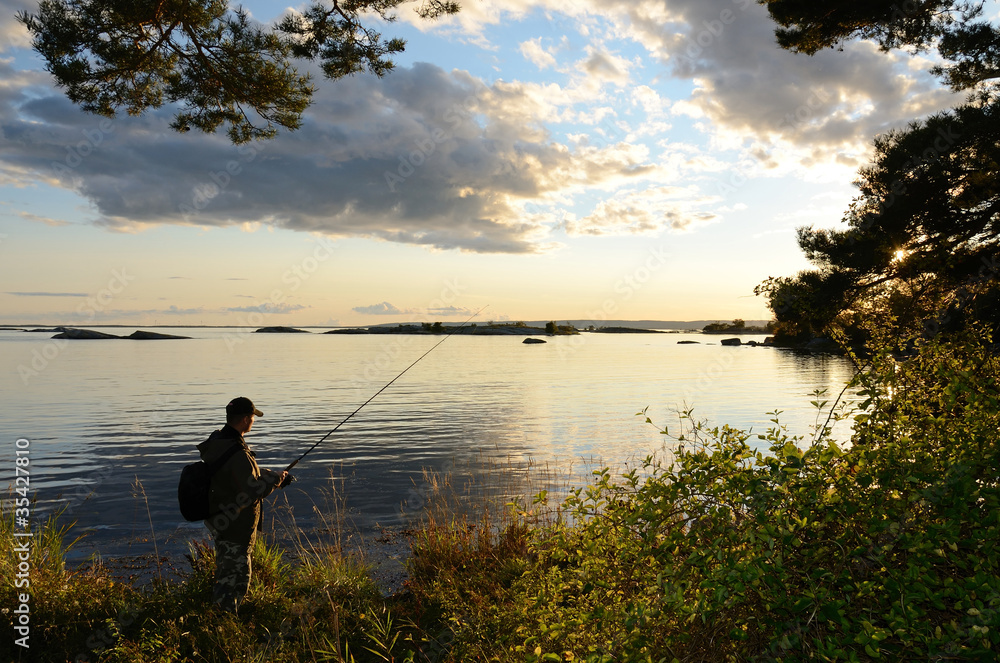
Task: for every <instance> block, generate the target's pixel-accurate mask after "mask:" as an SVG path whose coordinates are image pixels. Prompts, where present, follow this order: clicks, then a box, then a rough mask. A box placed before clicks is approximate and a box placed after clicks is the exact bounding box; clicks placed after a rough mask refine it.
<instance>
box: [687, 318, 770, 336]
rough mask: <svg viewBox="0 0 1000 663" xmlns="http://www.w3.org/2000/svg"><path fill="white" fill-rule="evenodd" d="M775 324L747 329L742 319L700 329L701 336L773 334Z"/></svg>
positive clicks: (714, 323) (713, 324)
mask: <svg viewBox="0 0 1000 663" xmlns="http://www.w3.org/2000/svg"><path fill="white" fill-rule="evenodd" d="M775 324H776V323H775V322H773V321H772V322H769V323H767V325H766V326H764V327H747V325H746V322H745V321H744V320H743V319H742V318H736V319H735V320H733V321H732V322H712V323H710V324H707V325H705V326H704V327H702V329H701V331H702V333H703V334H773V333H774V326H775Z"/></svg>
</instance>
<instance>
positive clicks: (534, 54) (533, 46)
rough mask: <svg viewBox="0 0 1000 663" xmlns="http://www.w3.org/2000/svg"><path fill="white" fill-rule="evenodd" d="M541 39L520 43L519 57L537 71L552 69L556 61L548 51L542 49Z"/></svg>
mask: <svg viewBox="0 0 1000 663" xmlns="http://www.w3.org/2000/svg"><path fill="white" fill-rule="evenodd" d="M541 41H542V40H541V39H532V40H529V41H525V42H522V43H521V46H520V49H519V50H520V51H521V55H523V56H524V57H525V59H526V60H528V61H529V62H531V63H532V64H533V65H535V66H536V67H538V68H539V69H554V68H555V66H556V59H555V57H554V56H553V55H552V53H550V52H549V51H547V50H545V49H544V48H542V44H541Z"/></svg>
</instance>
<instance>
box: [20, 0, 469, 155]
mask: <svg viewBox="0 0 1000 663" xmlns="http://www.w3.org/2000/svg"><path fill="white" fill-rule="evenodd" d="M405 2H407V0H348V1H346V2H338V1H336V0H335V1H334V2H333V3H332V4H331V5H327V4H325V3H324V2H322V1H317V2H314V3H313V4H312V5H311V6H310V7H309V8H308V9H306V10H305V11H304V12H301V13H290V14H288V15H286V16H285V17H284V18H283V19H282V20H281V21H279V22H278V23H277V24H276V25H275V26H273V27H270V28H268V27H266V26H263V25H260V24H258V23H256V22H254V21H253V20H252V19H250V17H249V16H248V15H247V13H246V12H245V11H244V10H243V9H242V8H236V9H233V8H232V7H230V5H229V2H228V0H159V1H158V2H143V1H141V0H42V1H41V2H40V4H39V6H38V12H37V13H35V14H31V13H27V12H23V13H20V14H18V17H17V18H18V20H19V21H20V22H21V23H23V24H24V25H25V27H27V29H28V30H29V32H30V33H31V35H32V37H33V47H34V49H35V50H36V51H37V52H38V53H39V54H40V55H41V56H42V57H43V58H44V60H45V63H46V67H47V69H48V71H49V72H50V73H51V74H52V75H53V76H54V78H55V80H56V83H57V85H59V86H61V87H64V88H66V94H67V96H68V97H69V99H70V100H71V101H73V102H74V103H76V104H79V105H80V106H81V107H82V108H83V109H85V110H87V111H90V112H93V113H98V114H101V115H106V116H109V117H110V116H114V115H115V114H116V113H117V112H118V111H125V112H127V113H129V114H131V115H139V114H142V113H143V112H145V111H147V110H149V109H151V108H159V107H160V106H162V105H164V104H165V103H177V104H180V105H181V108H180V110H178V111H177V113H176V114H175V117H174V121H173V123H172V125H171V126H172V127H173V128H174V129H176V130H178V131H188V130H190V129H192V128H196V129H199V130H201V131H205V132H209V133H210V132H214V131H216V130H217V129H218V128H219V127H220V126H222V125H226V126H227V127H228V134H229V137H230V139H231V140H232V141H233V142H234V143H242V142H246V141H248V140H252V139H259V138H271V137H273V136H274V135H276V134H277V131H278V130H279V128H285V129H295V128H297V127H298V126H299V125H300V124H301V121H302V120H301V118H302V113H303V112H304V111H305V109H306V107H307V106H308V105H309V103H310V101H311V99H312V94H313V91H314V88H313V85H312V82H311V80H310V77H309V76H308V75H307V74H302V73H300V72H299V71H298V70H297V69H296V67H295V64H294V59H295V58H304V59H309V60H318V61H319V62H320V65H321V67H322V70H323V72H324V74H325V75H326V76H327V77H328V78H331V79H337V78H342V77H344V76H348V75H351V74H354V73H359V72H362V71H366V70H367V71H370V72H371V73H373V74H375V75H376V76H383V75H384V74H386V73H387V72H389V71H391V70H392V68H393V62H392V56H394V55H395V54H397V53H399V52H401V51H402V50H403V48H404V45H405V44H404V42H403V41H402V40H401V39H383V38H382V35H381V34H380V33H378V32H377V31H375V30H374V29H372V28H371V27H369V26H368V25H366V23H365V21H366V20H368V19H369V18H370V17H372V16H378V17H380V18H382V19H385V20H388V21H392V20H393V19H394V15H393V14H392V11H393V10H394V9H396V8H397V7H399V6H401V5H403V4H404V3H405ZM457 11H458V5H457V4H456V3H454V2H451V1H450V0H424V3H423V4H422V5H421V6H420V7H419V8H418V13H420V14H421V16H424V17H425V18H433V17H436V16H440V15H442V14H446V13H454V12H457Z"/></svg>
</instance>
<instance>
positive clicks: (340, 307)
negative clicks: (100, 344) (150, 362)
mask: <svg viewBox="0 0 1000 663" xmlns="http://www.w3.org/2000/svg"><path fill="white" fill-rule="evenodd" d="M0 7H2V8H3V11H2V14H0V324H18V323H21V324H26V323H42V324H66V325H72V326H86V325H88V324H90V325H99V324H125V325H135V326H153V325H250V326H265V325H293V326H295V325H297V326H305V325H328V326H338V325H343V326H349V325H370V324H384V323H393V322H402V321H411V320H421V321H438V320H440V321H443V322H445V323H455V322H461V321H464V320H466V319H467V318H469V316H471V315H473V313H476V312H478V315H477V318H476V319H477V320H482V321H486V320H495V321H501V320H511V321H516V320H558V321H563V320H566V321H572V320H580V319H597V320H602V319H630V320H640V319H645V320H650V319H652V320H702V319H718V320H730V319H734V318H744V319H748V320H751V319H754V320H756V319H767V318H769V317H770V315H769V312H768V310H767V307H766V302H765V301H764V300H763V299H762V298H759V297H756V296H754V294H753V290H754V286H755V285H757V284H759V283H760V282H761V281H763V280H764V279H766V278H767V277H769V276H788V275H792V274H794V273H796V272H797V271H799V270H801V269H805V268H806V267H808V263H807V262H806V261H805V259H804V258H803V256H802V254H801V252H800V250H799V249H798V247H797V245H796V243H795V229H796V228H797V227H800V226H806V225H812V226H816V227H831V226H835V225H837V224H838V223H840V220H841V218H842V216H843V214H844V212H845V211H846V210H847V208H848V205H849V204H850V202H851V200H852V197H853V196H854V195H856V189H855V188H854V187H853V186H852V182H853V180H854V179H855V177H856V174H857V170H858V168H859V167H860V166H862V165H864V164H865V163H866V162H867V160H868V159H869V158H870V155H871V143H872V139H873V137H874V136H875V135H877V134H879V133H883V132H886V131H889V130H891V129H894V128H903V127H905V125H906V124H907V123H908V122H910V121H911V120H913V119H916V118H920V117H925V116H927V115H930V114H933V113H935V112H938V111H941V110H943V109H946V108H949V107H951V106H954V105H955V104H957V103H959V102H961V101H962V98H961V97H959V96H956V95H955V94H953V93H951V92H950V91H948V90H947V89H946V88H944V87H943V86H942V85H941V84H940V83H939V82H938V81H937V80H935V79H934V78H933V77H931V76H930V75H929V74H928V73H927V70H928V69H929V68H930V66H931V65H932V64H933V61H932V60H930V59H929V56H928V55H927V54H908V53H903V52H893V53H888V54H887V53H882V52H880V51H879V50H878V49H877V48H876V47H875V46H874V45H873V44H871V43H868V42H853V43H850V44H847V45H845V46H844V48H843V50H842V51H838V50H834V49H831V50H827V51H823V52H821V53H818V54H817V55H815V56H811V57H810V56H806V55H801V54H793V53H789V52H785V51H782V50H780V49H779V48H778V47H777V46H776V44H775V41H774V35H773V30H774V25H773V23H772V22H771V21H770V19H769V17H768V15H767V12H766V10H765V9H764V8H763V7H762V6H760V5H758V4H756V3H754V2H750V1H748V0H558V1H556V0H508V1H507V2H503V3H494V2H492V0H470V1H467V2H465V3H463V8H462V11H461V13H459V14H458V15H457V16H453V17H447V18H445V19H441V20H437V21H424V20H421V19H419V18H418V17H416V15H415V14H414V12H413V5H404V7H403V8H402V9H401V11H400V12H399V16H398V20H397V21H396V22H394V23H392V24H388V25H383V26H381V29H382V31H383V34H384V35H385V36H398V37H401V38H403V39H405V40H406V41H407V47H406V51H405V52H404V53H403V54H402V55H401V56H400V57H398V58H397V59H396V64H397V66H396V68H395V70H394V71H392V72H391V73H390V74H388V75H386V76H385V77H383V78H377V77H375V76H373V75H370V74H364V75H355V76H352V77H350V78H347V79H341V80H339V81H330V80H325V79H323V77H322V74H321V73H320V72H319V71H318V69H316V67H315V65H314V64H312V63H306V62H302V63H299V66H300V68H301V69H302V70H304V71H312V72H314V76H315V83H316V88H317V90H316V94H315V97H314V103H313V105H312V106H311V107H310V108H309V110H308V111H307V112H306V115H305V117H304V122H303V125H302V127H301V128H300V129H299V130H297V131H294V132H284V133H282V134H281V135H279V137H277V138H276V139H273V140H269V141H262V142H254V143H250V144H247V145H243V146H234V145H232V144H231V143H230V142H229V141H228V139H227V138H226V136H225V135H224V134H219V135H206V134H203V133H198V132H191V133H187V134H178V133H176V132H173V131H172V130H171V129H170V128H169V122H170V119H171V117H172V115H173V113H174V112H175V110H176V109H172V108H169V107H165V108H162V109H158V110H154V111H150V112H148V113H146V114H145V115H142V116H139V117H130V116H128V115H120V116H118V117H115V118H112V119H109V118H104V117H100V116H96V115H90V114H87V113H84V112H83V111H81V110H79V109H78V108H77V107H75V106H74V105H73V104H72V103H71V102H69V101H68V100H67V99H66V98H65V96H64V95H63V94H62V92H61V91H60V90H58V89H57V88H55V86H54V85H53V83H52V79H51V77H50V76H49V75H48V74H47V73H46V72H45V70H44V66H43V64H42V62H41V60H40V58H39V57H37V56H36V55H35V54H34V53H33V52H32V51H31V49H30V43H29V39H28V35H27V33H26V32H25V31H24V30H23V28H22V27H21V26H20V25H19V24H18V23H16V22H15V21H14V14H15V12H16V11H18V10H24V9H27V10H32V9H34V7H35V4H34V3H33V2H30V1H29V0H0ZM244 7H245V8H246V9H247V10H249V12H250V13H251V15H252V17H253V18H254V19H256V20H259V21H261V22H264V23H272V22H274V21H275V20H276V19H278V18H280V17H281V16H282V15H283V14H284V13H286V12H288V11H294V10H295V9H296V6H289V5H285V4H280V3H276V2H270V1H267V0H254V1H252V2H248V3H246V4H244ZM302 7H303V6H298V8H300V9H301V8H302ZM989 11H991V12H993V14H994V15H995V5H994V4H990V5H989Z"/></svg>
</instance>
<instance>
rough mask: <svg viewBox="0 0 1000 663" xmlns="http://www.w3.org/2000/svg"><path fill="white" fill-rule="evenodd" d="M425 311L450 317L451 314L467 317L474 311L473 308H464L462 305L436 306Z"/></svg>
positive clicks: (429, 313) (428, 313)
mask: <svg viewBox="0 0 1000 663" xmlns="http://www.w3.org/2000/svg"><path fill="white" fill-rule="evenodd" d="M425 312H426V314H427V315H435V316H441V317H451V316H463V317H468V316H470V315H472V314H473V313H475V311H474V310H472V309H468V308H465V307H463V306H442V307H438V308H429V309H427V310H426V311H425Z"/></svg>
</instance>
